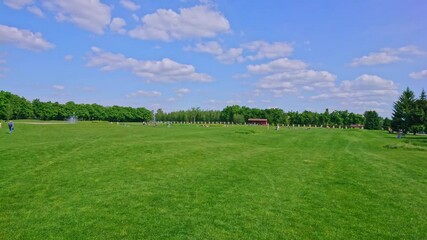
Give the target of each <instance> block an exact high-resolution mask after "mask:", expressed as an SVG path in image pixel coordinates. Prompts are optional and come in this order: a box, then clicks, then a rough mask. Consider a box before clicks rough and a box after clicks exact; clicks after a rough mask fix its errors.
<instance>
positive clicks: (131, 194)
mask: <svg viewBox="0 0 427 240" xmlns="http://www.w3.org/2000/svg"><path fill="white" fill-rule="evenodd" d="M4 126H6V124H5V123H3V129H1V131H0V239H427V223H426V216H427V157H426V154H427V151H424V150H419V149H418V150H413V149H411V148H403V147H396V148H393V147H390V146H393V144H394V145H396V146H398V145H399V144H406V145H411V146H417V147H420V148H424V147H425V145H424V144H425V143H426V137H425V136H418V137H414V136H408V137H407V138H405V139H397V138H396V136H395V135H389V134H386V133H383V132H379V131H363V130H350V129H348V130H344V129H314V128H312V129H304V128H301V129H285V128H281V130H280V131H274V130H273V129H270V130H267V129H266V128H264V127H249V126H240V127H238V126H230V127H228V128H224V127H210V128H205V127H196V126H172V127H170V128H167V127H165V126H161V127H157V128H154V127H149V126H142V125H139V124H132V125H129V126H122V125H116V124H108V123H90V122H85V123H82V122H81V123H78V124H70V125H28V124H23V123H20V122H17V123H16V130H15V132H13V134H10V135H9V134H8V133H7V130H6V128H5V127H4Z"/></svg>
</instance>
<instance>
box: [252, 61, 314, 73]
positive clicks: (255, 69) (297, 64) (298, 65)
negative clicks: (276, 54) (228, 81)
mask: <svg viewBox="0 0 427 240" xmlns="http://www.w3.org/2000/svg"><path fill="white" fill-rule="evenodd" d="M307 66H308V65H307V64H306V63H305V62H303V61H300V60H290V59H287V58H280V59H277V60H274V61H271V62H269V63H267V64H259V65H248V66H247V69H248V72H249V73H256V74H264V73H272V72H283V71H293V70H302V69H306V68H307Z"/></svg>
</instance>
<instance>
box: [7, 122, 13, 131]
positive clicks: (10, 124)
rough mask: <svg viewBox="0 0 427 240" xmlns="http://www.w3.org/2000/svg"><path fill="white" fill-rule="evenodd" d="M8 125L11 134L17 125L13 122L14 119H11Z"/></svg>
mask: <svg viewBox="0 0 427 240" xmlns="http://www.w3.org/2000/svg"><path fill="white" fill-rule="evenodd" d="M7 126H9V134H10V133H12V132H13V130H14V129H15V126H14V124H13V122H12V121H9V123H8V124H7Z"/></svg>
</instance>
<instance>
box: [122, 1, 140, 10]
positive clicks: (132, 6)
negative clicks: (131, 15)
mask: <svg viewBox="0 0 427 240" xmlns="http://www.w3.org/2000/svg"><path fill="white" fill-rule="evenodd" d="M120 4H121V5H122V6H123V7H124V8H127V9H129V10H131V11H136V10H138V9H139V8H140V7H141V6H139V5H138V4H136V3H135V2H133V1H131V0H120Z"/></svg>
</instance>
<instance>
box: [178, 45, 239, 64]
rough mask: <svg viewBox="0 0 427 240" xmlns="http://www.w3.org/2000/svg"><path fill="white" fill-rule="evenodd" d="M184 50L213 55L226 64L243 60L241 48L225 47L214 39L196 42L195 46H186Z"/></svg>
mask: <svg viewBox="0 0 427 240" xmlns="http://www.w3.org/2000/svg"><path fill="white" fill-rule="evenodd" d="M185 50H189V51H194V52H201V53H208V54H211V55H214V56H215V57H216V59H217V60H218V61H220V62H222V63H226V64H230V63H234V62H240V61H242V60H243V58H242V53H243V48H229V49H226V48H223V47H222V46H221V45H220V44H219V43H218V42H215V41H210V42H206V43H198V44H196V46H195V47H187V48H186V49H185Z"/></svg>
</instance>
